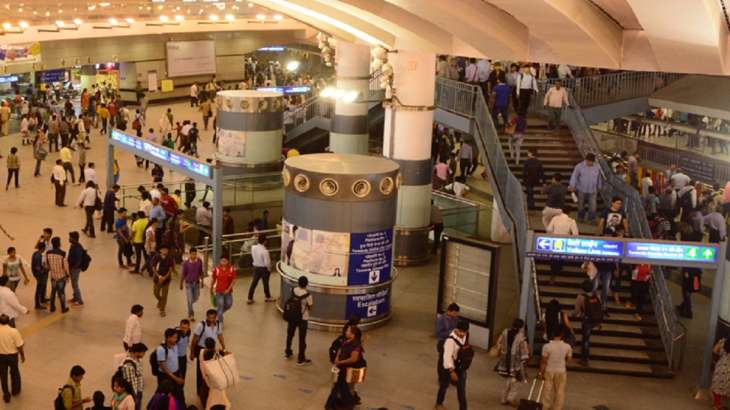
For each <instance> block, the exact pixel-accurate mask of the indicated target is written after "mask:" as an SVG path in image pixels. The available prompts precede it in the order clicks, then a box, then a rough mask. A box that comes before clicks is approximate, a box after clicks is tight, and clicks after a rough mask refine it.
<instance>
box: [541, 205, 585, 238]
mask: <svg viewBox="0 0 730 410" xmlns="http://www.w3.org/2000/svg"><path fill="white" fill-rule="evenodd" d="M546 231H547V233H554V234H558V235H574V236H575V235H580V234H579V233H578V224H576V223H575V219H573V218H571V217H570V216H569V215H568V213H567V212H565V210H562V212H561V213H559V214H557V215H555V216H553V218H552V219H550V223H548V226H547V229H546Z"/></svg>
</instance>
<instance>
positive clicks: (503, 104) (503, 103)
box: [492, 77, 512, 132]
mask: <svg viewBox="0 0 730 410" xmlns="http://www.w3.org/2000/svg"><path fill="white" fill-rule="evenodd" d="M492 94H494V106H493V107H492V121H494V126H495V127H497V130H498V131H499V132H504V128H505V126H507V124H508V123H509V99H510V97H511V96H512V88H511V87H510V86H508V85H507V84H505V83H504V81H502V78H499V77H497V86H496V87H494V90H493V91H492ZM500 115H502V125H501V126H500V125H499V121H498V119H499V116H500Z"/></svg>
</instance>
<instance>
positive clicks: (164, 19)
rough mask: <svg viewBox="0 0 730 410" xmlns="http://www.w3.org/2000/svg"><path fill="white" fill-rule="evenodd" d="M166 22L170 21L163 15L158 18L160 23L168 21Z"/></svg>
mask: <svg viewBox="0 0 730 410" xmlns="http://www.w3.org/2000/svg"><path fill="white" fill-rule="evenodd" d="M168 20H170V19H169V18H167V16H165V15H164V14H163V15H161V16H160V21H162V22H166V21H168Z"/></svg>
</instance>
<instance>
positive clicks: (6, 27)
mask: <svg viewBox="0 0 730 410" xmlns="http://www.w3.org/2000/svg"><path fill="white" fill-rule="evenodd" d="M11 28H13V25H12V24H10V23H8V22H5V23H3V29H5V30H10V29H11Z"/></svg>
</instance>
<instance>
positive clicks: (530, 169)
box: [522, 148, 545, 210]
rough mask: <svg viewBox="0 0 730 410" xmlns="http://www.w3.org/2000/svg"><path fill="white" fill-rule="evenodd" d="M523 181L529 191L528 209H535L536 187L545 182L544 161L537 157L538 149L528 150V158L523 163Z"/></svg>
mask: <svg viewBox="0 0 730 410" xmlns="http://www.w3.org/2000/svg"><path fill="white" fill-rule="evenodd" d="M522 183H523V184H524V185H525V190H526V191H527V209H528V210H534V209H535V187H539V186H542V185H543V184H544V183H545V172H544V171H543V166H542V161H540V160H539V159H537V149H535V148H533V149H530V150H528V151H527V160H525V163H524V164H522Z"/></svg>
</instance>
